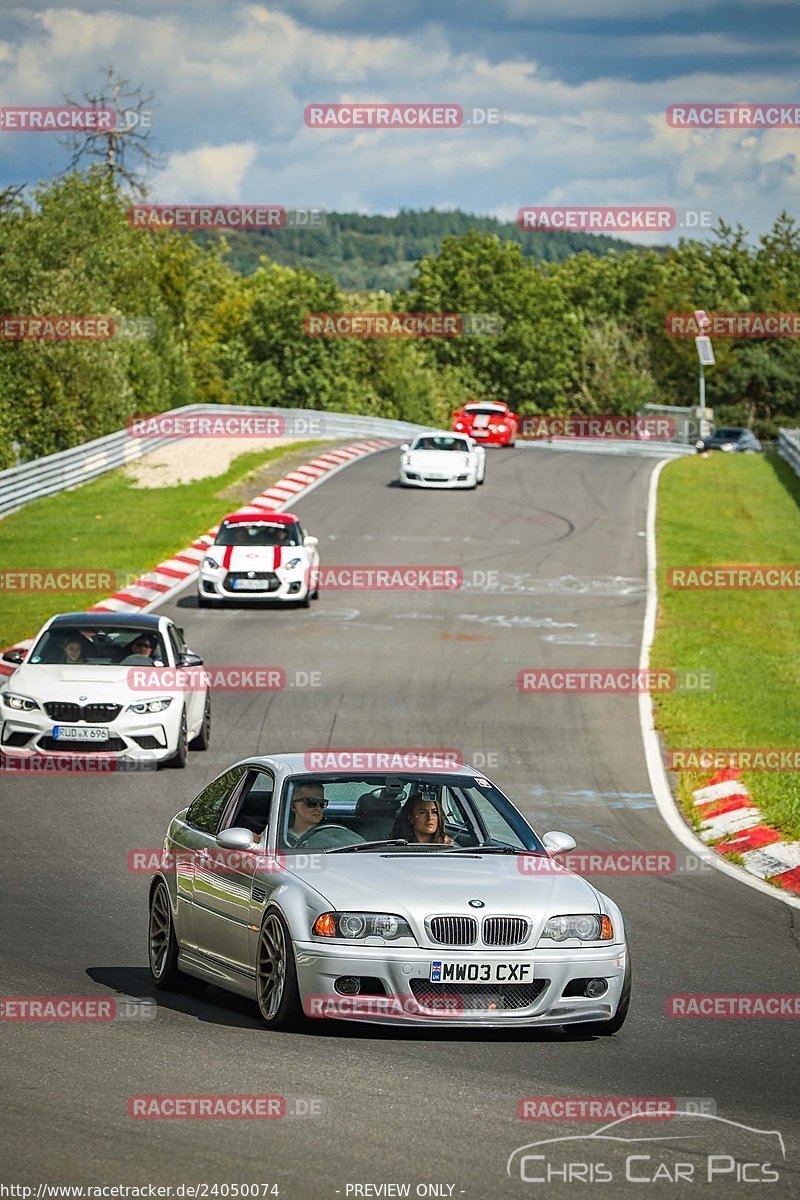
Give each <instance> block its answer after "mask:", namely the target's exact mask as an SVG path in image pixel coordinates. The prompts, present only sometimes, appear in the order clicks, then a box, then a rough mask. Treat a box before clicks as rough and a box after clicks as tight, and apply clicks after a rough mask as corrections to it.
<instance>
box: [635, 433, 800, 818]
mask: <svg viewBox="0 0 800 1200" xmlns="http://www.w3.org/2000/svg"><path fill="white" fill-rule="evenodd" d="M657 527H658V560H659V562H658V574H659V583H658V586H659V619H658V627H657V631H656V638H655V642H654V645H653V659H652V661H653V665H654V666H658V667H663V668H685V669H705V670H710V671H713V672H714V676H715V686H714V690H713V691H711V692H710V693H701V692H697V693H691V692H673V693H668V694H664V695H661V696H658V697H655V698H654V699H655V704H656V723H657V725H658V727H659V729H660V730H661V733H662V735H663V737H664V741H665V743H666V745H667V747H668V748H669V749H677V748H686V747H709V748H715V749H731V748H757V747H767V746H769V747H794V746H798V745H800V690H799V689H798V677H799V676H800V596H798V594H797V593H795V592H792V591H705V590H696V591H689V590H676V591H673V590H669V589H667V587H666V585H665V573H666V571H667V570H668V569H669V568H670V567H678V566H687V565H690V564H703V565H716V564H732V563H738V564H748V565H749V564H760V565H765V566H766V565H774V564H779V565H782V566H789V565H795V564H797V563H798V562H800V480H798V479H797V477H796V476H795V475H794V474H793V472H792V471H791V470H790V469H789V467H788V466H787V465H786V464H785V463H784V462H783V461H782V460H781V459H779V458H778V457H777V456H774V457H773V456H772V455H769V456H762V455H739V454H736V455H728V454H720V453H717V454H712V455H710V457H709V458H707V459H706V458H702V457H701V456H700V455H698V456H696V457H691V458H688V457H687V458H683V459H679V460H677V461H676V462H672V463H670V464H669V465H668V466H667V467H666V468H665V469H664V471H663V474H662V476H661V481H660V484H659V498H658V518H657ZM707 779H708V773H705V774H702V775H701V774H695V773H692V772H682V773H681V776H680V798H681V802H682V804H683V806H684V810H685V811H686V812H687V813H691V791H692V789H693V788H696V787H698V786H699V785H700V784H701V783H702V782H705V781H706V780H707ZM742 779H743V781H744V783H745V784H746V786H747V788H748V790H749V791H750V793H751V795H752V796H753V798H754V800H755V803H756V804H757V805H758V806H759V807H760V808H761V809H762V810H763V812H764V816H765V819H766V821H767V822H768V823H769V824H771V825H774V826H776V827H777V828H778V829H781V830H782V831H783V832H784V833H785V834H787V835H789V836H790V837H793V838H796V837H800V774H797V773H791V772H785V773H773V772H764V771H758V772H750V773H748V774H744V775H743V776H742Z"/></svg>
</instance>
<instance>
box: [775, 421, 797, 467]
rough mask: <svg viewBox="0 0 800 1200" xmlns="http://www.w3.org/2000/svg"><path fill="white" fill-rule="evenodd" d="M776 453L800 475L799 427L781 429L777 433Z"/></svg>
mask: <svg viewBox="0 0 800 1200" xmlns="http://www.w3.org/2000/svg"><path fill="white" fill-rule="evenodd" d="M778 454H780V456H781V458H783V459H785V460H786V462H787V463H788V464H789V466H790V467H791V468H792V470H793V471H794V473H795V475H800V429H782V430H781V431H780V433H779V434H778Z"/></svg>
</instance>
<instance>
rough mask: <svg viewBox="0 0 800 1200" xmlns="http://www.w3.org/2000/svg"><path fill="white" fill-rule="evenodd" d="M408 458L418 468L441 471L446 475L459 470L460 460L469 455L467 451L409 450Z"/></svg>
mask: <svg viewBox="0 0 800 1200" xmlns="http://www.w3.org/2000/svg"><path fill="white" fill-rule="evenodd" d="M408 453H409V457H410V459H411V461H412V462H414V463H417V464H418V466H420V467H424V468H425V470H426V471H441V472H442V473H447V472H449V471H455V470H460V469H461V467H462V465H463V464H462V458H463V456H464V455H466V454H469V451H468V450H464V451H461V450H410V451H409V452H408Z"/></svg>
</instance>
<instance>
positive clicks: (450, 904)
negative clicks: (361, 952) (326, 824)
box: [286, 847, 600, 929]
mask: <svg viewBox="0 0 800 1200" xmlns="http://www.w3.org/2000/svg"><path fill="white" fill-rule="evenodd" d="M412 855H413V857H412ZM309 858H310V861H309V862H308V863H307V864H303V863H302V860H301V865H299V866H298V867H295V866H294V865H293V864H292V859H291V856H288V857H287V860H286V866H287V869H288V870H289V871H291V872H292V873H293V874H295V875H297V876H299V877H300V878H302V879H303V880H304V882H306V883H308V884H310V885H311V886H312V887H313V888H315V889H316V891H318V892H320V893H321V894H322V895H323V896H324V897H325V898H326V900H327V901H328V903H329V904H330V906H331V908H332V909H335V910H337V911H342V910H357V911H361V912H369V911H375V912H392V913H395V914H397V915H398V916H403V917H406V918H407V919H409V920H410V921H411V923H412V925H414V926H416V928H417V929H420V928H421V926H422V922H423V921H424V919H425V917H427V916H433V915H436V914H450V915H455V914H464V915H470V916H477V917H481V916H484V917H485V916H494V915H501V914H502V915H514V914H518V915H522V916H527V917H530V918H532V919H533V921H534V925H535V926H536V927H537V928H541V926H542V925H543V924H544V922H545V920H546V919H547V918H548V917H550V916H553V915H555V914H557V913H565V914H566V913H580V912H592V913H596V912H599V911H600V904H599V901H598V896H597V893H596V892H595V890H594V888H593V887H591V886H590V884H588V883H587V882H586V880H585V879H581V878H580V876H578V875H573V874H571V873H570V872H568V871H566V870H564V871H562V870H557V871H550V870H547V871H539V872H535V873H530V874H528V873H526V872H525V871H524V869H523V858H522V856H517V855H511V854H509V855H500V854H491V855H489V854H487V855H483V856H477V855H476V856H474V857H473V856H471V855H466V854H460V853H459V854H454V855H453V856H452V857H447V856H446V852H443V853H442V854H438V853H435V852H434V853H433V854H431V853H429V852H427V851H421V852H419V853H417V852H415V851H411V852H410V853H408V854H403V853H401V852H398V851H388V852H387V853H381V852H380V851H369V850H368V851H362V852H361V853H355V854H351V853H347V852H345V853H336V854H324V855H317V854H312V853H311V847H309ZM470 900H482V901H483V903H484V906H485V907H484V908H482V909H478V908H473V907H470V904H469V901H470Z"/></svg>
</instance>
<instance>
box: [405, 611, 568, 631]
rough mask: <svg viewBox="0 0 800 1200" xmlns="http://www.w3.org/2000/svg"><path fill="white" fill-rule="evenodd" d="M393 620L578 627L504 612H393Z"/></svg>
mask: <svg viewBox="0 0 800 1200" xmlns="http://www.w3.org/2000/svg"><path fill="white" fill-rule="evenodd" d="M391 617H392V620H393V621H452V620H456V621H472V622H474V623H476V624H479V625H492V626H496V627H497V628H498V629H577V628H578V626H577V625H575V624H574V623H573V622H572V621H554V620H553V618H552V617H528V616H506V615H505V614H504V613H488V614H487V613H457V614H456V615H455V617H453V616H451V615H450V614H449V613H424V612H406V613H392V614H391Z"/></svg>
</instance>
